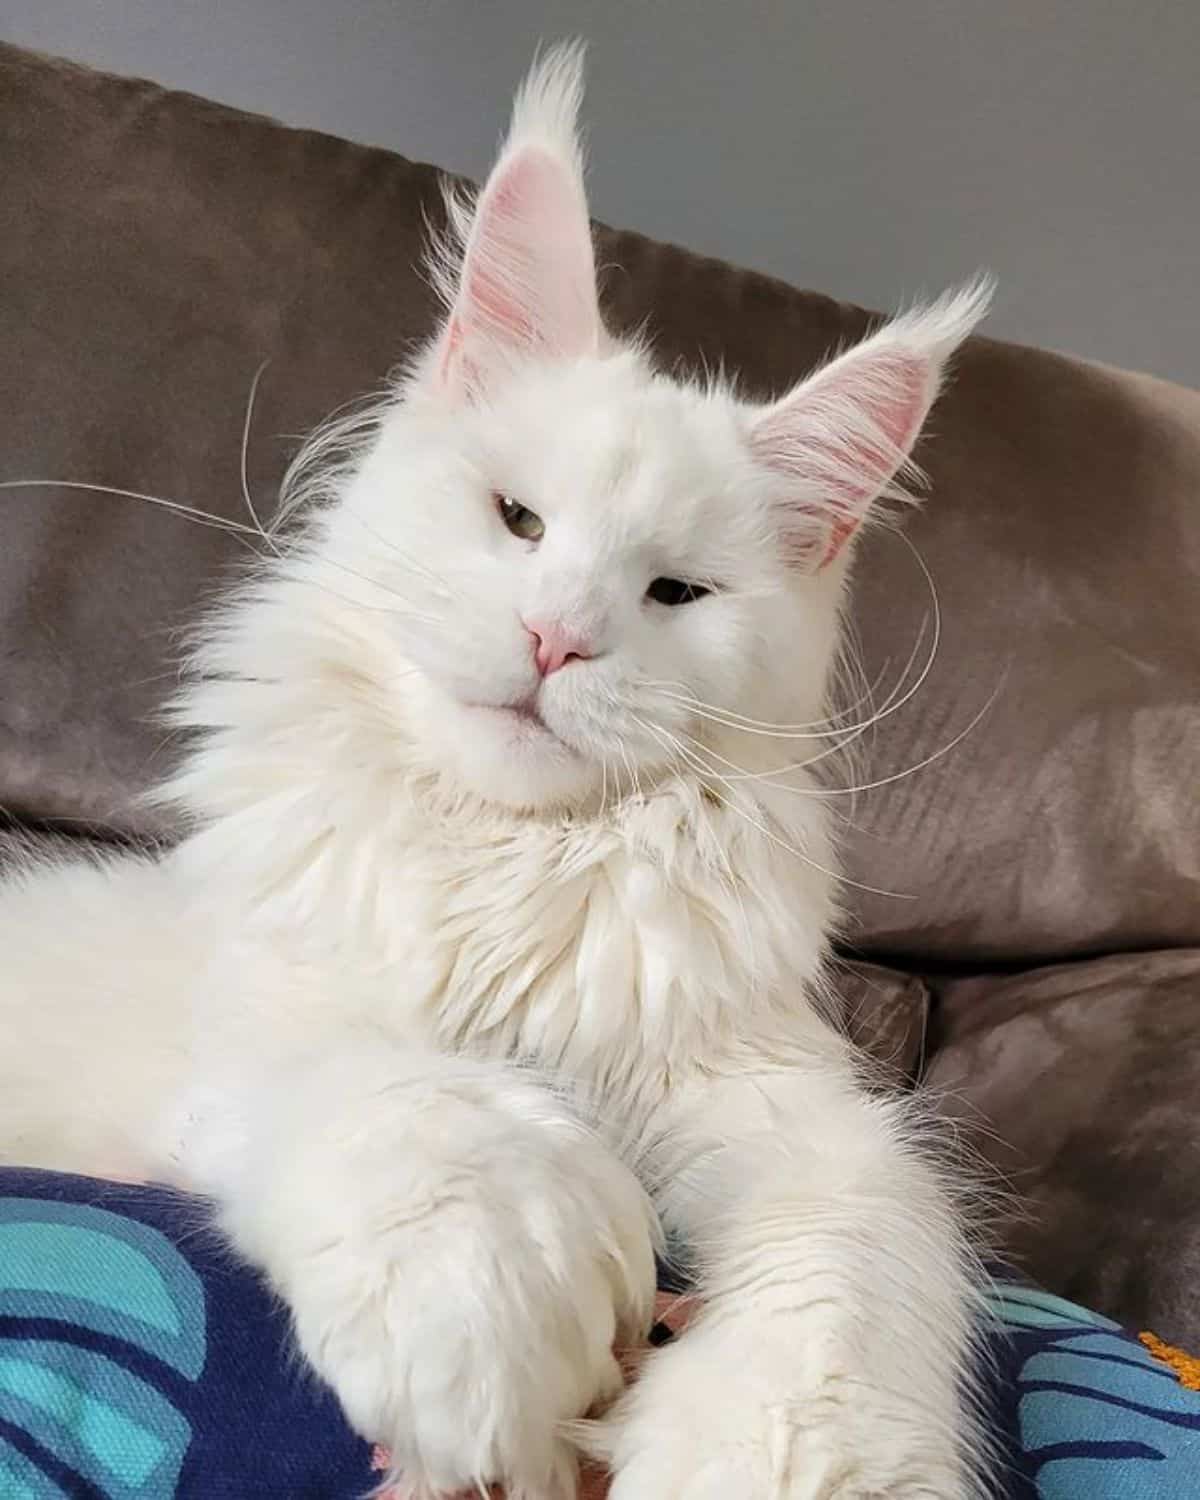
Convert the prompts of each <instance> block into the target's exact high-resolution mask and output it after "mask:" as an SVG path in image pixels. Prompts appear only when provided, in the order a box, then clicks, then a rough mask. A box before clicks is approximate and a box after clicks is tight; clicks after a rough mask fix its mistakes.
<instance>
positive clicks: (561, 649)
mask: <svg viewBox="0 0 1200 1500" xmlns="http://www.w3.org/2000/svg"><path fill="white" fill-rule="evenodd" d="M525 629H526V630H527V631H528V632H529V636H530V639H531V640H532V642H533V659H534V661H535V662H536V663H537V669H538V675H539V676H541V677H549V676H550V674H551V673H552V672H557V671H558V670H559V668H560V667H565V666H567V665H568V663H570V662H573V661H587V659H588V657H589V656H591V654H592V653H591V650H590V649H589V647H588V643H587V641H586V640H584V638H583V637H582V636H581V635H579V634H578V633H577V632H576V631H573V630H570V629H568V627H567V626H565V625H559V624H551V623H546V624H543V623H542V622H540V621H530V620H526V621H525Z"/></svg>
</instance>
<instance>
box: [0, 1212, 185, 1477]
mask: <svg viewBox="0 0 1200 1500" xmlns="http://www.w3.org/2000/svg"><path fill="white" fill-rule="evenodd" d="M31 1329H32V1330H36V1332H35V1333H31V1332H30V1330H31ZM5 1330H12V1331H11V1332H8V1333H6V1332H5ZM89 1335H100V1336H101V1337H100V1339H99V1340H97V1339H96V1338H94V1337H89ZM205 1354H206V1319H205V1296H204V1288H203V1285H202V1283H201V1281H200V1278H199V1277H198V1276H197V1275H196V1273H195V1271H194V1270H193V1269H192V1267H191V1266H190V1265H189V1264H188V1262H187V1261H186V1260H185V1259H184V1257H183V1256H182V1255H181V1254H180V1252H179V1250H178V1249H176V1247H175V1246H174V1245H173V1244H172V1243H171V1241H170V1240H169V1239H168V1238H167V1237H166V1235H164V1234H162V1233H161V1232H160V1231H159V1230H157V1229H155V1228H153V1227H152V1226H151V1225H148V1224H143V1223H141V1222H140V1221H138V1220H136V1219H133V1218H127V1217H124V1216H122V1215H119V1214H114V1213H109V1212H108V1211H107V1210H105V1209H101V1208H98V1207H95V1206H93V1205H91V1204H80V1203H56V1202H51V1201H46V1200H42V1199H34V1198H9V1199H0V1495H3V1496H5V1497H7V1496H8V1495H9V1494H12V1495H13V1496H20V1497H21V1500H27V1497H28V1500H59V1497H61V1496H63V1494H64V1491H63V1490H62V1488H61V1487H60V1484H59V1481H58V1479H57V1478H56V1477H55V1476H56V1475H57V1474H58V1473H59V1472H61V1471H66V1472H68V1473H73V1474H75V1475H77V1476H79V1478H80V1479H81V1480H84V1481H86V1482H87V1483H88V1484H89V1485H90V1486H91V1487H92V1490H93V1491H95V1492H96V1493H98V1494H100V1495H103V1496H104V1497H105V1500H162V1497H166V1496H171V1495H173V1494H174V1493H175V1489H176V1484H177V1481H178V1477H179V1473H180V1470H181V1467H182V1465H183V1461H184V1458H185V1456H186V1453H187V1450H188V1447H189V1445H190V1443H191V1438H192V1432H191V1427H190V1425H189V1423H188V1421H187V1419H186V1417H185V1416H184V1415H183V1413H182V1412H181V1411H180V1410H179V1409H178V1408H177V1406H176V1404H175V1403H174V1402H173V1401H172V1399H171V1397H170V1394H169V1387H170V1385H171V1382H172V1380H173V1379H174V1378H177V1377H183V1378H184V1379H185V1380H186V1381H188V1382H194V1381H196V1380H198V1379H199V1377H200V1375H201V1373H202V1371H203V1369H204V1364H205ZM164 1367H165V1370H164ZM158 1372H162V1373H158ZM5 1432H7V1433H8V1434H10V1435H11V1436H12V1437H13V1438H14V1439H15V1438H16V1437H19V1436H21V1435H23V1437H24V1439H25V1440H27V1443H24V1442H23V1447H24V1448H25V1451H24V1452H19V1451H18V1450H17V1449H16V1447H14V1445H13V1442H11V1441H7V1440H6V1439H5V1437H4V1433H5ZM39 1454H40V1455H43V1463H44V1467H39V1466H38V1463H37V1462H36V1459H37V1456H38V1455H39ZM30 1455H32V1456H30Z"/></svg>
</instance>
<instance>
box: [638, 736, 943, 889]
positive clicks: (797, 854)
mask: <svg viewBox="0 0 1200 1500" xmlns="http://www.w3.org/2000/svg"><path fill="white" fill-rule="evenodd" d="M637 722H639V723H640V724H641V727H642V728H643V729H645V730H647V731H648V732H649V733H650V734H656V733H657V729H656V726H655V725H653V724H647V723H644V722H642V721H641V720H638V721H637ZM663 733H664V734H665V733H666V731H665V730H664V731H663ZM671 738H672V739H674V736H671ZM675 748H676V749H677V750H678V753H679V754H680V755H681V756H682V757H683V759H684V760H685V762H686V763H687V764H688V765H690V766H691V767H692V769H693V770H694V771H697V772H699V774H700V775H701V776H704V777H711V778H714V779H715V780H717V781H719V782H721V784H722V785H723V786H725V787H726V788H727V789H728V790H729V791H730V793H731V794H732V793H734V792H735V791H736V788H734V787H733V786H732V785H731V783H730V782H728V781H727V780H726V779H725V777H724V776H722V775H721V774H720V773H719V772H718V771H716V770H714V769H713V768H712V767H711V766H706V765H705V764H704V762H703V761H702V760H700V758H699V756H697V755H695V754H694V753H693V752H692V751H690V750H688V748H687V747H686V746H685V745H682V744H680V743H679V741H677V740H676V741H675ZM709 791H710V792H711V793H712V795H713V796H714V797H715V798H716V799H717V801H718V802H720V803H721V804H722V806H724V807H727V808H729V810H730V812H734V813H736V814H737V815H738V817H739V818H741V819H742V821H743V822H745V823H748V824H749V826H750V827H751V828H753V829H755V830H756V831H757V832H758V833H761V834H762V835H763V837H764V838H766V839H769V840H770V841H771V842H772V843H773V844H776V845H777V846H778V847H779V848H780V849H783V850H784V851H785V852H786V853H788V854H790V855H792V857H793V858H794V859H798V860H801V861H802V862H803V863H804V864H806V865H808V867H809V868H810V869H813V870H816V871H817V872H818V873H819V874H821V875H827V876H828V877H829V878H830V880H836V881H839V882H840V883H841V884H842V885H849V886H853V887H854V888H855V890H859V891H866V892H867V893H868V894H870V895H872V896H889V897H892V898H894V899H895V900H897V901H915V900H916V897H915V896H914V895H913V894H912V893H911V892H905V891H885V890H883V889H881V888H880V887H879V886H874V885H864V884H863V883H862V881H859V880H851V879H850V877H849V876H848V875H842V874H840V873H839V872H838V871H837V870H829V869H826V867H825V866H824V865H822V864H819V863H818V862H817V861H816V860H815V859H812V858H811V857H810V856H809V855H807V854H805V853H804V851H803V850H801V849H797V848H795V846H794V845H792V844H789V843H788V841H787V840H786V839H784V838H781V837H780V836H779V834H777V833H776V832H775V831H774V830H773V829H771V828H768V827H767V826H766V824H765V823H760V822H758V820H757V819H755V818H752V817H751V816H750V814H749V813H748V812H746V810H745V808H743V807H739V806H738V804H737V802H736V801H733V800H730V798H726V797H722V796H721V794H720V792H718V791H716V790H715V788H713V787H711V786H710V787H709Z"/></svg>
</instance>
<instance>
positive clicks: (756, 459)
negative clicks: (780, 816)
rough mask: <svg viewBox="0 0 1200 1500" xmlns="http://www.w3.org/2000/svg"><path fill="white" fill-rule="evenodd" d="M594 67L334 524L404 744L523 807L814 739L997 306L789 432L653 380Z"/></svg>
mask: <svg viewBox="0 0 1200 1500" xmlns="http://www.w3.org/2000/svg"><path fill="white" fill-rule="evenodd" d="M580 60H581V59H580V53H579V51H578V50H577V49H571V48H566V49H558V50H556V51H553V52H551V53H549V54H548V55H547V56H546V57H545V58H544V60H542V61H541V62H540V63H539V65H538V66H537V67H536V68H535V69H534V71H533V73H532V74H531V76H530V78H529V79H528V81H527V82H526V84H525V85H524V87H523V89H522V90H521V92H520V94H519V95H518V98H517V102H516V106H515V110H514V116H513V123H512V128H511V131H510V133H509V136H508V139H507V142H506V144H505V146H504V148H503V151H502V153H501V155H500V158H499V161H498V163H497V165H496V167H495V168H494V170H493V171H492V173H491V175H490V177H489V178H488V180H487V182H486V184H485V185H484V187H483V189H482V191H481V192H480V193H479V195H478V197H477V198H476V199H474V200H473V202H470V203H467V202H464V201H461V200H458V201H456V202H455V203H452V214H451V219H452V225H453V232H452V234H451V236H450V237H449V238H448V239H447V240H446V242H445V244H444V245H443V246H442V250H441V254H440V259H439V262H438V279H439V282H440V285H441V289H442V291H443V294H444V297H445V302H446V309H447V310H446V316H445V320H444V323H443V324H442V326H441V328H440V330H439V332H438V334H437V336H436V338H435V339H434V340H433V342H432V343H431V345H430V346H429V347H428V349H427V350H426V351H425V353H424V355H423V357H422V358H421V360H420V361H419V362H418V364H417V365H416V367H415V368H414V370H413V371H412V372H411V374H410V377H409V379H408V381H407V383H406V385H405V389H404V394H403V400H402V401H401V402H399V403H398V404H397V405H396V406H395V407H394V408H393V409H392V410H391V411H390V412H389V414H388V415H387V416H386V417H385V419H384V420H383V421H382V423H381V425H380V428H379V431H378V433H377V435H376V438H375V441H374V443H373V444H372V446H371V447H370V449H369V451H368V452H367V454H366V456H365V457H364V459H363V461H362V463H361V464H360V466H359V467H358V469H357V471H356V472H355V474H354V475H353V477H352V478H351V479H350V480H349V481H348V483H347V484H346V486H345V488H344V491H343V493H342V495H341V498H340V500H339V503H338V504H337V505H335V506H334V507H333V509H332V511H331V512H330V513H329V514H328V515H327V517H326V523H325V524H326V529H325V539H324V546H325V547H326V548H327V549H328V552H327V557H328V560H329V562H330V565H331V566H332V567H334V568H336V569H338V570H340V572H339V575H338V579H337V580H336V581H337V582H338V585H339V586H340V587H341V588H342V589H347V588H351V589H353V590H354V591H355V592H358V593H361V585H362V584H363V581H365V580H369V581H370V586H371V598H372V600H373V603H374V606H375V613H376V615H377V620H376V622H375V627H374V628H376V629H377V630H378V631H386V632H389V633H390V634H391V636H392V638H393V640H394V648H395V654H396V661H397V663H398V665H397V669H396V670H397V688H398V691H400V690H402V691H403V695H404V700H405V704H406V711H407V714H408V720H407V722H408V724H409V728H410V732H413V733H415V734H417V736H418V737H419V738H420V740H421V742H422V748H423V750H424V751H425V752H426V753H427V755H428V757H429V758H430V761H431V762H432V763H434V764H436V765H438V766H439V767H441V768H442V769H443V770H444V771H445V772H446V774H448V775H449V776H451V777H452V778H455V779H456V780H458V781H459V782H461V783H462V784H464V785H465V786H467V787H469V788H470V789H471V790H473V791H474V792H476V793H478V794H480V795H482V796H484V797H485V798H488V799H491V800H496V801H500V802H504V803H506V804H509V805H516V806H540V805H548V804H555V803H564V802H566V803H570V802H577V801H580V800H582V799H586V798H588V797H590V796H594V795H595V794H596V793H597V792H598V791H599V790H600V789H601V788H602V786H604V785H606V784H607V785H611V786H615V785H617V784H618V783H627V782H629V781H632V780H634V779H639V780H644V779H645V778H647V777H653V776H654V775H656V774H658V773H659V772H660V771H661V769H662V768H663V767H664V766H666V765H668V764H671V763H675V764H683V765H687V764H689V763H694V762H695V761H697V760H698V758H699V757H700V755H701V754H702V753H704V752H702V751H701V749H700V748H699V746H700V745H701V744H703V743H705V736H706V734H711V732H712V730H713V727H714V722H715V721H720V720H725V719H732V718H736V717H738V716H746V717H749V718H751V719H755V720H772V721H779V720H781V719H788V718H792V719H794V718H795V717H796V715H798V714H799V715H801V716H806V717H809V718H815V717H816V716H817V715H818V714H819V713H820V711H821V709H822V705H823V702H824V697H825V692H826V686H827V678H828V675H829V669H830V666H831V663H832V661H833V659H834V656H835V654H836V649H837V641H838V617H839V608H840V603H841V594H842V585H843V581H844V577H845V570H846V559H847V556H848V553H849V551H850V548H851V545H852V540H853V538H854V536H855V534H856V532H857V531H858V530H859V528H860V526H861V524H862V523H863V521H864V520H865V519H866V518H867V515H868V512H869V510H870V508H871V506H872V505H873V504H874V502H875V501H876V500H877V499H878V497H879V496H880V495H882V494H885V493H887V492H889V490H890V488H891V487H892V485H893V483H894V481H895V479H896V476H897V474H898V473H900V472H902V471H903V469H904V467H905V465H906V462H907V458H908V454H909V451H910V449H911V447H912V444H913V442H914V441H915V439H916V437H917V434H918V432H919V431H920V428H921V426H922V424H923V422H924V420H925V417H926V414H927V412H928V410H929V407H930V405H931V403H932V401H933V400H934V397H935V395H936V394H937V390H938V387H939V383H940V380H941V378H942V374H943V370H944V367H945V363H946V360H947V358H948V357H949V355H950V354H951V353H952V352H953V350H954V349H955V347H956V346H957V345H958V344H959V343H960V342H961V340H962V339H963V338H964V337H965V335H966V334H967V333H968V332H969V330H970V328H971V327H972V325H973V324H974V323H975V322H976V320H977V319H978V318H979V317H980V316H981V315H982V313H983V311H984V308H985V305H986V300H987V297H986V289H984V288H981V287H978V286H977V287H974V288H972V289H969V290H967V291H965V292H962V293H959V294H956V295H953V296H950V297H947V298H944V299H942V300H941V301H939V302H938V303H936V304H934V305H932V306H930V307H927V308H924V309H920V310H918V311H915V312H911V313H908V314H907V315H905V316H904V317H902V318H900V319H898V320H896V321H894V322H892V323H891V324H890V325H888V326H886V327H884V328H882V329H881V330H880V331H879V332H877V333H876V334H874V335H873V336H872V337H870V338H869V339H867V340H866V341H865V342H864V343H862V344H860V345H859V346H858V347H856V348H854V349H851V350H850V351H849V352H847V353H844V354H842V355H841V356H840V357H838V358H836V359H834V360H832V361H831V362H830V363H828V364H827V365H825V366H824V368H823V369H821V370H820V371H818V372H817V373H816V374H814V375H813V376H811V377H810V378H809V379H807V380H805V381H804V382H803V383H802V384H800V385H799V386H797V387H796V388H795V389H793V390H791V391H789V392H787V393H786V394H785V395H783V396H782V397H781V398H780V399H778V400H776V401H774V402H771V403H769V404H755V403H750V402H747V401H743V400H741V399H739V398H738V397H737V396H736V395H735V394H734V393H733V391H732V389H731V388H730V387H729V386H727V385H725V384H723V383H720V382H711V383H708V384H704V385H701V384H695V383H692V384H689V383H682V382H680V381H679V380H676V379H673V378H671V377H669V376H667V375H665V374H662V373H658V372H657V371H656V370H655V369H654V367H653V363H652V360H651V359H650V357H649V356H648V354H647V353H646V351H645V350H644V349H643V348H641V347H640V346H639V345H638V344H637V343H630V342H621V341H620V340H618V339H616V338H614V337H613V336H612V335H611V334H610V333H609V331H608V330H607V329H606V328H605V325H604V323H603V320H602V317H601V312H600V307H599V304H598V299H597V290H596V267H595V264H594V260H593V250H592V238H591V231H590V227H589V221H588V212H587V201H586V198H585V194H584V185H583V175H582V164H581V158H580V153H579V148H578V144H577V141H576V135H575V117H576V110H577V106H578V102H579V94H580ZM332 576H333V575H331V577H332ZM354 581H357V583H356V582H354ZM379 659H383V658H382V657H381V658H379ZM400 663H402V664H403V665H402V666H401V665H399V664H400ZM401 677H403V682H402V683H401Z"/></svg>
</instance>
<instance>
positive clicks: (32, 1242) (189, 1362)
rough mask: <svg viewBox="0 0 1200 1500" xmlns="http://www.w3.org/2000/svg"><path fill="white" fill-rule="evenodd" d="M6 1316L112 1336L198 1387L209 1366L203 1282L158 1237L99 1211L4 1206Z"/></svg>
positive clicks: (2, 1301) (1, 1309) (0, 1293)
mask: <svg viewBox="0 0 1200 1500" xmlns="http://www.w3.org/2000/svg"><path fill="white" fill-rule="evenodd" d="M6 1313H7V1314H10V1315H12V1316H15V1317H21V1318H49V1319H52V1320H53V1321H55V1322H61V1323H64V1324H68V1325H74V1326H76V1327H80V1328H91V1329H93V1330H94V1331H95V1332H97V1333H105V1334H109V1335H111V1336H112V1337H114V1338H119V1339H121V1340H122V1341H124V1342H125V1343H129V1344H134V1345H135V1346H136V1347H138V1348H140V1349H144V1350H145V1351H146V1353H147V1354H152V1355H154V1356H155V1358H157V1359H161V1360H162V1361H163V1362H164V1363H165V1364H168V1365H171V1366H172V1367H173V1368H174V1369H176V1370H178V1371H179V1372H180V1373H181V1374H183V1375H186V1376H187V1377H188V1378H189V1379H190V1380H195V1379H197V1378H198V1377H199V1375H200V1373H201V1371H202V1370H203V1368H204V1354H205V1343H204V1321H205V1320H204V1288H203V1286H202V1285H201V1283H200V1278H199V1277H198V1276H197V1275H196V1273H195V1271H193V1270H192V1268H191V1266H190V1265H188V1263H187V1261H186V1260H184V1259H183V1257H182V1256H181V1255H180V1254H179V1252H178V1250H176V1249H175V1247H174V1245H172V1244H171V1242H170V1240H168V1239H167V1237H166V1236H165V1235H164V1234H160V1233H159V1231H158V1230H157V1229H153V1228H151V1227H150V1226H149V1225H148V1224H142V1223H139V1222H138V1221H137V1220H136V1219H129V1218H124V1217H122V1216H121V1215H119V1214H113V1213H109V1212H108V1211H107V1210H106V1209H102V1208H95V1207H93V1206H92V1205H91V1204H81V1203H51V1202H46V1201H44V1200H42V1199H38V1198H6V1199H0V1316H3V1315H4V1314H6Z"/></svg>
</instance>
